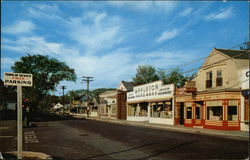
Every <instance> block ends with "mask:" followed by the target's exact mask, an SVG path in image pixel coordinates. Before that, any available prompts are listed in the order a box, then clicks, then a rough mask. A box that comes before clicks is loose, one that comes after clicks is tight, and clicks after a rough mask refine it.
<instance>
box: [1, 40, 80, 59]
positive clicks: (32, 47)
mask: <svg viewBox="0 0 250 160" xmlns="http://www.w3.org/2000/svg"><path fill="white" fill-rule="evenodd" d="M2 49H3V50H4V49H5V50H9V51H15V52H19V53H23V54H24V53H31V54H43V55H51V56H58V55H60V56H63V55H68V54H69V55H76V54H78V51H77V50H75V49H72V48H70V47H65V45H63V44H60V43H54V42H48V41H46V40H45V39H44V38H43V37H38V36H31V37H21V38H19V39H18V40H16V41H14V40H9V39H6V40H5V41H4V42H3V44H2Z"/></svg>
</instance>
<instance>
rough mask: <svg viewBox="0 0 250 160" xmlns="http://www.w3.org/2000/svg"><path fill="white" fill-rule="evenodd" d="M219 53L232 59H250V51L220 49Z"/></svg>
mask: <svg viewBox="0 0 250 160" xmlns="http://www.w3.org/2000/svg"><path fill="white" fill-rule="evenodd" d="M215 49H216V50H217V51H219V52H221V53H223V54H225V55H226V56H229V57H232V58H234V59H249V58H250V50H233V49H218V48H215Z"/></svg>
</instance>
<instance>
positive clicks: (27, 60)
mask: <svg viewBox="0 0 250 160" xmlns="http://www.w3.org/2000/svg"><path fill="white" fill-rule="evenodd" d="M11 68H12V70H13V71H14V72H17V73H18V72H20V73H31V74H33V86H32V87H25V88H24V95H25V96H26V98H29V99H30V100H31V101H32V110H33V111H36V109H37V107H38V104H39V102H41V101H42V100H43V98H44V96H45V95H46V94H47V93H48V91H50V90H54V89H55V87H56V86H57V85H58V84H59V82H60V81H63V80H66V81H75V80H76V74H75V71H74V69H71V68H69V67H68V66H67V65H66V64H65V63H64V62H60V61H58V60H57V59H55V58H50V57H48V56H43V55H39V54H38V55H30V54H28V55H27V56H24V57H21V59H20V61H17V62H15V64H14V66H12V67H11Z"/></svg>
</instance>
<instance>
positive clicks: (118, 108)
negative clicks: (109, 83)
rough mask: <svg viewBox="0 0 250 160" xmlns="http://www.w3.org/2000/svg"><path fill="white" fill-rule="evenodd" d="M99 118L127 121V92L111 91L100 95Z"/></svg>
mask: <svg viewBox="0 0 250 160" xmlns="http://www.w3.org/2000/svg"><path fill="white" fill-rule="evenodd" d="M99 101H100V102H99V107H98V110H99V112H98V113H99V117H100V118H110V119H126V92H123V91H119V90H111V91H106V92H104V93H101V94H100V95H99Z"/></svg>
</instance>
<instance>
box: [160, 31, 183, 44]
mask: <svg viewBox="0 0 250 160" xmlns="http://www.w3.org/2000/svg"><path fill="white" fill-rule="evenodd" d="M178 34H179V31H178V29H173V30H171V31H165V32H163V33H162V34H161V36H160V37H159V38H157V39H156V42H162V41H165V40H169V39H172V38H174V37H176V36H177V35H178Z"/></svg>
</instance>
